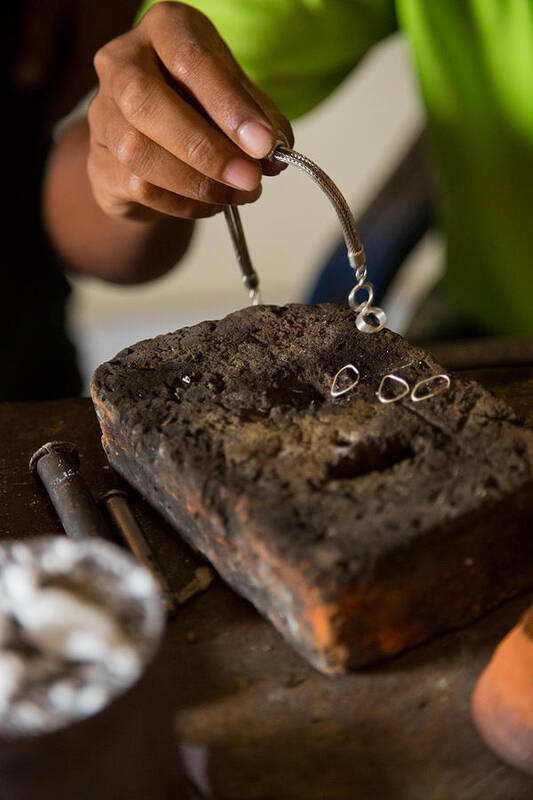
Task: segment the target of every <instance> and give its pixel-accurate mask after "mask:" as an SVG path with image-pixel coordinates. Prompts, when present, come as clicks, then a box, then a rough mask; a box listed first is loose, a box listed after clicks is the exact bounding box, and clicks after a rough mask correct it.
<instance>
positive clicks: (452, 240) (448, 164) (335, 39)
mask: <svg viewBox="0 0 533 800" xmlns="http://www.w3.org/2000/svg"><path fill="white" fill-rule="evenodd" d="M154 2H157V0H147V1H146V2H145V3H144V5H143V7H142V10H141V14H142V13H144V12H145V11H146V10H147V9H148V8H149V7H150V6H151V5H153V3H154ZM190 5H193V6H196V7H197V8H199V9H200V10H201V11H203V12H204V13H205V14H206V15H207V16H208V17H209V18H210V19H211V20H212V21H213V22H214V24H215V25H216V26H217V28H218V30H219V32H220V34H221V36H222V37H223V38H224V39H225V40H226V42H227V43H228V45H229V46H230V48H231V50H232V51H233V53H234V55H235V57H236V58H237V60H238V61H239V62H240V64H241V66H242V67H243V68H244V70H245V71H246V72H247V74H248V75H249V77H250V78H251V79H252V80H253V81H254V82H255V83H257V84H258V85H259V86H260V87H261V88H262V89H264V90H265V91H266V92H268V93H269V94H270V95H271V96H272V97H273V98H274V100H275V101H276V102H277V103H278V105H279V106H280V108H281V110H282V111H283V112H284V113H285V114H287V116H289V117H291V118H295V117H297V116H299V115H301V114H303V113H305V112H306V111H308V110H309V109H311V108H312V107H313V106H315V105H317V104H318V103H319V102H320V101H321V100H323V99H324V98H325V97H326V96H327V95H328V94H330V93H331V92H332V91H333V89H334V88H335V87H336V86H337V85H338V84H339V83H340V82H341V81H342V80H343V78H344V77H345V76H346V75H347V74H348V73H349V72H350V71H351V70H352V69H353V67H354V66H355V65H356V64H357V63H358V62H359V61H360V59H361V58H362V57H363V56H364V54H365V53H366V52H367V51H368V50H369V48H370V47H371V46H372V45H373V44H375V43H376V42H378V41H379V40H381V39H383V38H384V37H386V36H387V35H389V34H390V33H391V32H393V31H394V30H395V29H396V27H397V24H398V23H399V25H400V27H401V28H402V29H403V30H404V32H405V33H406V35H407V37H408V39H409V41H410V43H411V46H412V50H413V54H414V60H415V63H416V68H417V71H418V76H419V80H420V84H421V88H422V92H423V95H424V100H425V104H426V109H427V114H428V126H429V130H430V134H431V141H432V149H433V156H434V163H435V167H436V171H437V180H438V186H439V189H440V201H441V202H440V205H441V208H440V212H441V226H442V228H443V231H444V233H445V236H446V241H447V248H448V255H447V270H446V278H445V280H446V283H447V286H448V289H449V291H450V293H451V295H452V296H453V298H454V300H455V303H456V304H457V306H458V307H459V309H460V310H462V311H463V312H464V313H465V314H467V315H470V316H471V317H473V318H474V319H476V320H477V321H478V322H479V323H480V324H481V325H484V326H485V327H487V328H488V329H489V330H492V331H493V332H494V333H502V334H503V333H507V334H519V333H533V296H532V294H533V224H532V220H531V215H532V211H533V202H532V201H533V191H532V182H533V0H396V2H394V0H191V2H190ZM362 113H364V110H362ZM324 166H326V168H327V165H324ZM370 277H371V276H370Z"/></svg>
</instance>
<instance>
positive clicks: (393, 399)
mask: <svg viewBox="0 0 533 800" xmlns="http://www.w3.org/2000/svg"><path fill="white" fill-rule="evenodd" d="M388 380H389V381H393V382H396V383H399V384H400V386H402V387H403V391H401V392H400V394H397V395H394V396H393V397H385V395H384V394H383V388H384V386H385V381H388ZM408 394H409V384H408V383H407V381H406V380H404V379H403V378H400V376H399V375H394V374H393V373H392V372H389V374H388V375H384V376H383V377H382V379H381V383H380V384H379V388H378V390H377V392H376V395H377V398H378V400H379V402H380V403H397V402H398V400H401V399H402V398H403V397H405V396H406V395H408Z"/></svg>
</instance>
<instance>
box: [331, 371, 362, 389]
mask: <svg viewBox="0 0 533 800" xmlns="http://www.w3.org/2000/svg"><path fill="white" fill-rule="evenodd" d="M345 370H346V371H347V370H351V371H352V372H353V374H354V375H355V379H354V380H353V381H352V382H351V383H350V384H349V385H348V386H345V387H344V389H338V388H337V385H338V383H339V381H340V378H341V376H342V374H343V372H344V371H345ZM360 377H361V373H360V372H359V370H358V369H357V367H354V365H353V364H345V365H344V367H341V368H340V370H339V371H338V372H337V374H336V375H335V377H334V378H333V380H332V382H331V388H330V390H329V393H330V394H331V396H332V397H340V396H341V395H343V394H346V393H347V392H351V390H352V389H355V387H356V386H357V384H358V383H359V378H360Z"/></svg>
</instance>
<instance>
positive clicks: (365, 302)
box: [348, 281, 374, 314]
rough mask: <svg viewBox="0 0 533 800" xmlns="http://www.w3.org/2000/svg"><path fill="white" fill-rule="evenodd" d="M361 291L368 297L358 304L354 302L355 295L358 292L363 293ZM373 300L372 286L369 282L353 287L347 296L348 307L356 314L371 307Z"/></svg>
mask: <svg viewBox="0 0 533 800" xmlns="http://www.w3.org/2000/svg"><path fill="white" fill-rule="evenodd" d="M363 289H364V290H365V291H366V292H367V293H368V297H367V298H366V300H363V302H362V303H358V302H357V300H356V295H357V293H358V292H360V291H363ZM373 299H374V286H373V285H372V284H371V283H370V281H366V283H363V284H361V285H359V284H357V286H354V287H353V289H352V291H351V292H350V294H349V295H348V305H349V306H350V308H352V309H353V310H354V311H355V313H356V314H358V313H359V312H360V311H363V310H364V309H366V308H368V307H369V306H371V305H372V300H373Z"/></svg>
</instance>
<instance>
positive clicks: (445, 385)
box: [411, 372, 451, 403]
mask: <svg viewBox="0 0 533 800" xmlns="http://www.w3.org/2000/svg"><path fill="white" fill-rule="evenodd" d="M438 381H442V383H441V385H440V386H438V385H437V388H436V389H434V390H433V391H432V392H426V393H424V394H422V395H420V392H419V390H420V389H421V388H422V387H423V386H428V385H431V384H432V383H435V382H438ZM450 384H451V380H450V376H449V375H446V373H445V372H441V373H440V375H431V376H430V377H429V378H423V379H422V380H420V381H418V383H416V384H415V386H414V387H413V391H412V392H411V400H412V401H413V403H419V402H420V401H421V400H428V399H429V398H430V397H435V396H436V395H438V394H442V392H445V391H446V390H447V389H449V388H450Z"/></svg>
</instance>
